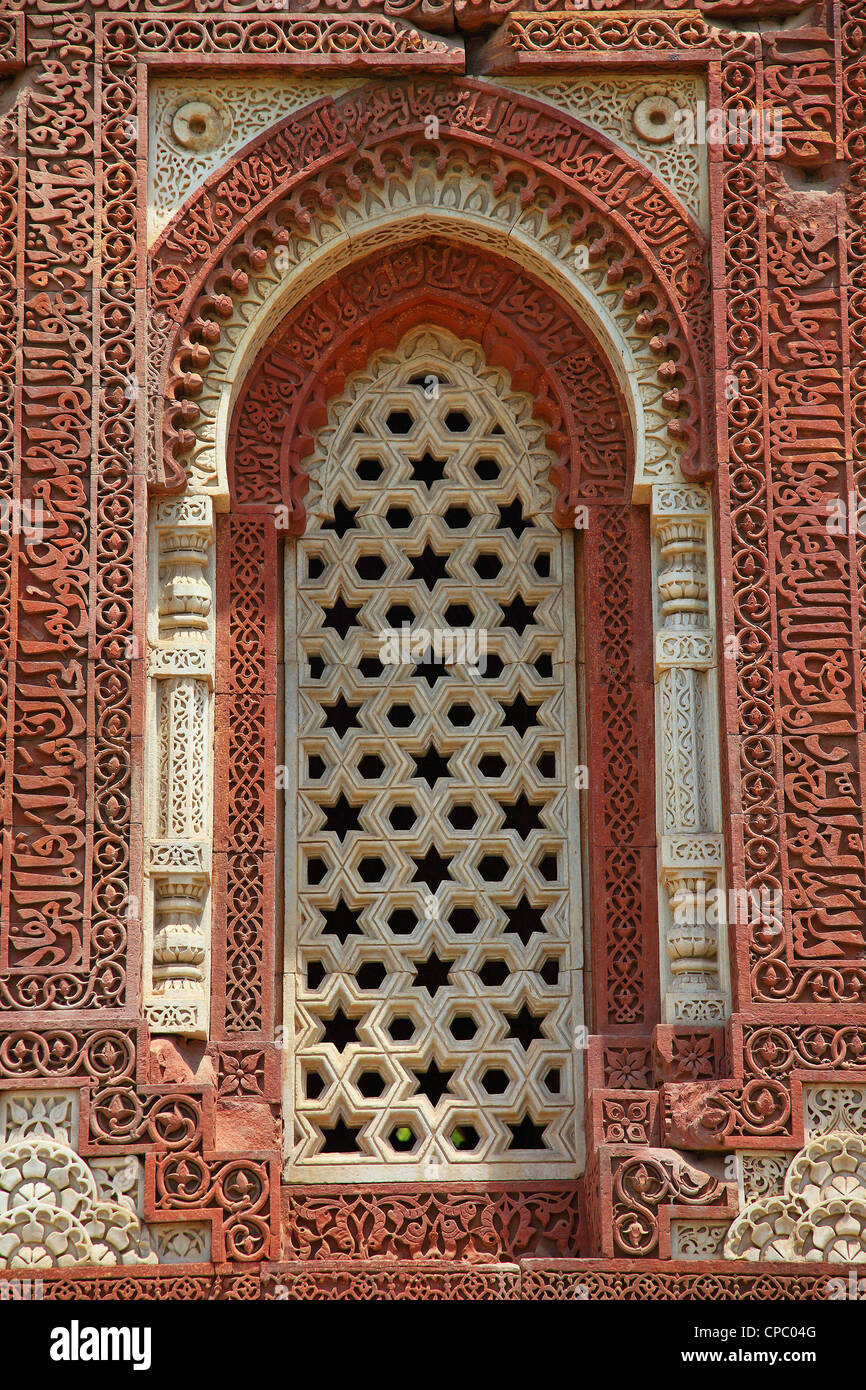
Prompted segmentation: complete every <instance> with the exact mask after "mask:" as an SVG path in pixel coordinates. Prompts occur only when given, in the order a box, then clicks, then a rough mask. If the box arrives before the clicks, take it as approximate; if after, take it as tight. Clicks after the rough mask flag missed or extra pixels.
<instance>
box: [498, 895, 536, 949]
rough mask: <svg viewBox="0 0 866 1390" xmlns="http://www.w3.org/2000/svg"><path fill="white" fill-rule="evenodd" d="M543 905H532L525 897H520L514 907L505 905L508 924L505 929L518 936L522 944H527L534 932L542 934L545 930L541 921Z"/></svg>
mask: <svg viewBox="0 0 866 1390" xmlns="http://www.w3.org/2000/svg"><path fill="white" fill-rule="evenodd" d="M543 912H544V908H543V907H533V906H532V904H531V903H530V902H528V901H527V899H526V898H525V897H523V898H521V899H520V902H519V903H518V904H517V906H516V907H506V908H505V913H506V915H507V917H508V925H507V926H506V928H505V930H506V931H507V932H512V933H513V934H514V935H515V936H519V937H520V940H521V942H522V944H523V945H524V946H528V945H529V942H530V941H531V940H532V937H533V936H534V935H535V933H536V932H540V933H541V934H542V935H543V934H544V931H545V926H544V922H543V921H542V914H543Z"/></svg>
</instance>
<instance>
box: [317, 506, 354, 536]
mask: <svg viewBox="0 0 866 1390" xmlns="http://www.w3.org/2000/svg"><path fill="white" fill-rule="evenodd" d="M357 514H358V508H357V507H347V506H346V504H345V502H344V501H343V499H342V497H341V498H339V499H338V501H337V503H336V505H335V507H334V515H333V517H332V518H331V517H329V518H328V520H327V521H323V522H322V530H323V531H333V532H334V533H335V534H336V535H338V536H345V534H346V532H347V531H354V530H355V527H356V522H355V517H356V516H357Z"/></svg>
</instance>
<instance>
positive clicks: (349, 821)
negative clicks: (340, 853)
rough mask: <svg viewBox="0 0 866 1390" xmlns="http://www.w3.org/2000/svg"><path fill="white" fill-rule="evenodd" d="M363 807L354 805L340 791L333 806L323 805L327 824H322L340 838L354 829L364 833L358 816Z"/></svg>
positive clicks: (324, 828) (343, 837) (323, 827)
mask: <svg viewBox="0 0 866 1390" xmlns="http://www.w3.org/2000/svg"><path fill="white" fill-rule="evenodd" d="M363 809H364V808H363V807H362V806H353V805H352V803H351V801H347V799H346V797H345V796H344V794H343V793H342V792H340V795H339V796H338V797H337V800H336V801H335V802H334V804H333V806H323V807H322V810H323V811H324V813H325V824H324V825H323V826H322V829H323V830H330V831H333V833H334V834H335V835H336V836H337V838H338V839H340V840H343V839H345V837H346V836H347V835H350V834H351V833H352V831H353V830H357V831H358V832H359V833H363V832H362V826H361V824H360V822H359V820H358V816H359V814H360V812H361V811H362V810H363Z"/></svg>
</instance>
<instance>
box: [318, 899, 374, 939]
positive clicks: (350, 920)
mask: <svg viewBox="0 0 866 1390" xmlns="http://www.w3.org/2000/svg"><path fill="white" fill-rule="evenodd" d="M321 913H322V916H323V917H324V919H325V925H324V926H323V927H322V936H335V937H336V938H337V940H338V941H339V943H340V945H341V946H342V945H344V944H345V942H346V941H347V940H348V938H349V937H350V936H363V935H364V933H363V932H362V930H361V928H360V927H359V926H358V919H357V917H356V915H355V913H354V912H353V911H352V909H351V908H350V907H349V906H348V904H346V903H344V902H343V901H342V900H341V901H340V902H338V903H337V906H336V907H323V908H322V909H321Z"/></svg>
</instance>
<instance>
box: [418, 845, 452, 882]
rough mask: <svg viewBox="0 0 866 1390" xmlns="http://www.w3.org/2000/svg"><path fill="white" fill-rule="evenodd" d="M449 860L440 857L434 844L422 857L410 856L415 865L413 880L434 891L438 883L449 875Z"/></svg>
mask: <svg viewBox="0 0 866 1390" xmlns="http://www.w3.org/2000/svg"><path fill="white" fill-rule="evenodd" d="M450 862H451V861H450V859H444V858H443V857H442V855H441V854H440V853H439V851H438V849H437V848H436V846H435V845H431V846H430V848H429V849H428V851H427V853H426V854H425V855H424V856H423V857H422V858H420V859H418V858H416V857H415V856H414V855H413V856H412V863H413V864H414V865H415V873H414V875H413V880H414V881H416V882H421V883H425V884H426V885H427V887H428V888H429V890H430V892H431V893H435V891H436V889H437V888H438V887H439V884H440V883H444V882H445V881H446V879H449V878H450V877H451V870H450V868H449V865H450Z"/></svg>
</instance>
